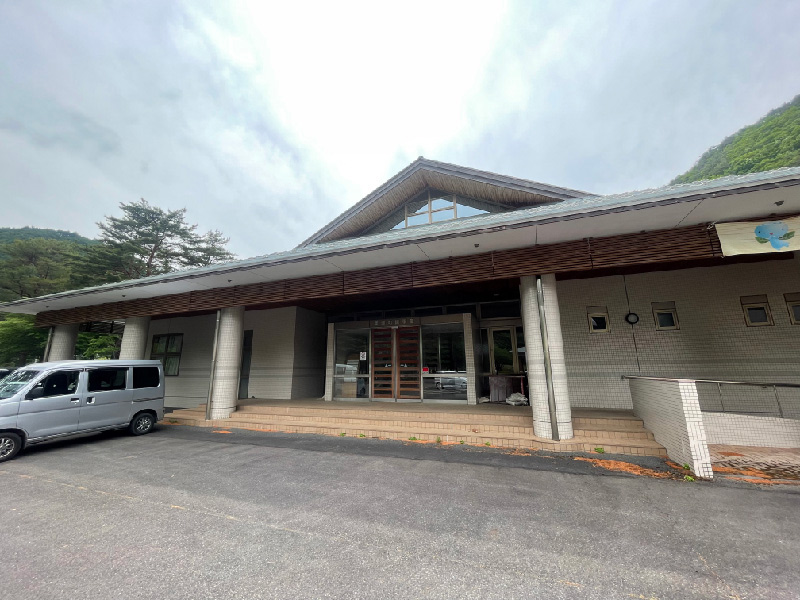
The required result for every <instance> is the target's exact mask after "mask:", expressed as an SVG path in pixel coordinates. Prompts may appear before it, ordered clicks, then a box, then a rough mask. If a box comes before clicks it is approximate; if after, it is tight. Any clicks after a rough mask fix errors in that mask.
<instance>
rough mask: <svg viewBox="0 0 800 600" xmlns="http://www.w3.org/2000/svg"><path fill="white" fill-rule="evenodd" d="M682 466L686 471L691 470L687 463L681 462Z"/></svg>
mask: <svg viewBox="0 0 800 600" xmlns="http://www.w3.org/2000/svg"><path fill="white" fill-rule="evenodd" d="M683 468H684V469H686V470H687V471H691V470H692V467H690V466H689V465H688V464H687V463H683Z"/></svg>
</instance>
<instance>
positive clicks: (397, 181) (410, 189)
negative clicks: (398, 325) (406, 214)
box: [299, 156, 591, 247]
mask: <svg viewBox="0 0 800 600" xmlns="http://www.w3.org/2000/svg"><path fill="white" fill-rule="evenodd" d="M426 189H433V190H438V191H440V192H446V193H448V194H456V195H458V196H462V197H465V198H474V199H476V200H483V201H486V202H489V203H492V204H494V205H497V206H500V207H503V208H504V209H506V210H514V209H517V208H522V207H525V206H531V205H535V204H543V203H550V202H558V201H561V200H566V199H568V198H581V197H585V196H589V195H591V194H587V193H586V192H581V191H579V190H572V189H568V188H562V187H557V186H552V185H547V184H544V183H539V182H536V181H530V180H528V179H518V178H516V177H509V176H507V175H499V174H497V173H491V172H489V171H480V170H478V169H471V168H468V167H460V166H458V165H452V164H448V163H442V162H438V161H435V160H428V159H426V158H423V157H421V156H420V157H419V158H418V159H417V160H415V161H414V162H413V163H411V164H410V165H409V166H407V167H406V168H405V169H403V170H402V171H400V172H399V173H398V174H397V175H395V176H394V177H392V178H391V179H390V180H389V181H387V182H386V183H384V184H383V185H381V186H380V187H379V188H377V189H376V190H375V191H373V192H372V193H370V194H369V195H367V196H366V197H365V198H364V199H362V200H361V201H359V202H358V203H356V204H355V205H354V206H352V207H351V208H349V209H347V210H346V211H344V212H343V213H342V214H341V215H339V216H338V217H336V218H335V219H334V220H333V221H331V222H330V223H328V224H327V225H326V226H325V227H323V228H322V229H320V230H319V231H318V232H316V233H315V234H314V235H312V236H311V237H310V238H308V239H307V240H306V241H304V242H303V243H302V244H300V246H299V247H305V246H309V245H311V244H317V243H320V242H330V241H333V240H338V239H342V238H348V237H354V236H358V235H362V234H364V233H365V232H368V231H369V230H370V229H372V228H373V227H374V226H375V225H377V224H378V223H380V222H381V221H383V220H385V219H386V218H387V217H388V216H389V215H391V214H392V213H394V212H395V211H397V210H398V209H399V208H402V206H403V205H404V204H405V203H406V202H408V201H410V200H412V199H413V198H414V197H416V196H418V195H419V194H421V193H422V192H424V191H425V190H426Z"/></svg>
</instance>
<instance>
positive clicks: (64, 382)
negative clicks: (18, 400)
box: [31, 371, 80, 398]
mask: <svg viewBox="0 0 800 600" xmlns="http://www.w3.org/2000/svg"><path fill="white" fill-rule="evenodd" d="M79 376H80V371H56V372H55V373H51V374H50V375H48V376H47V377H45V378H44V379H43V380H42V381H40V382H39V383H37V384H36V386H34V388H33V390H31V392H35V391H36V390H39V389H41V390H42V391H41V393H38V392H36V393H34V394H32V395H33V396H34V397H36V398H49V397H51V396H66V395H67V394H74V393H75V392H76V391H77V389H78V377H79Z"/></svg>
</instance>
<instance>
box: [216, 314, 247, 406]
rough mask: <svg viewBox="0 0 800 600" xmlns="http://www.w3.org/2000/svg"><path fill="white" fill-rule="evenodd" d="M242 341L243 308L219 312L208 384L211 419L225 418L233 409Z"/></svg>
mask: <svg viewBox="0 0 800 600" xmlns="http://www.w3.org/2000/svg"><path fill="white" fill-rule="evenodd" d="M243 338H244V307H243V306H235V307H232V308H223V309H221V310H220V317H219V333H218V335H217V348H216V354H215V357H214V373H213V375H212V376H213V379H212V381H211V414H210V418H211V419H227V418H228V417H230V416H231V413H232V412H233V411H235V410H236V400H237V398H238V396H239V374H240V371H241V367H242V339H243Z"/></svg>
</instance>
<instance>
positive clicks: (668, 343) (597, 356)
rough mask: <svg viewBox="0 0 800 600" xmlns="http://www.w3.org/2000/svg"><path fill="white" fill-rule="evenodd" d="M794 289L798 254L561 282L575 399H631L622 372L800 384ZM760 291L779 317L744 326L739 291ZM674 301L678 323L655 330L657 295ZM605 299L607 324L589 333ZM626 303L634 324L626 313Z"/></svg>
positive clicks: (583, 402) (601, 404)
mask: <svg viewBox="0 0 800 600" xmlns="http://www.w3.org/2000/svg"><path fill="white" fill-rule="evenodd" d="M626 288H627V294H626ZM787 292H800V268H798V264H797V261H793V260H775V261H766V262H758V263H749V264H737V265H725V266H717V267H700V268H693V269H683V270H676V271H664V272H649V273H642V274H635V275H628V276H626V277H624V278H623V277H622V276H611V277H599V278H591V279H574V280H565V281H559V282H558V295H559V308H560V311H561V328H562V335H563V338H564V347H565V351H566V363H567V376H568V385H569V394H570V400H571V404H572V406H575V407H595V408H623V409H626V408H627V409H629V408H631V406H632V404H631V398H630V392H629V390H628V387H627V385H626V384H625V383H624V382H623V381H622V380H621V379H620V376H621V375H638V374H642V375H651V376H659V377H676V378H690V379H727V380H734V381H769V382H781V383H800V368H798V359H797V357H798V356H800V326H799V325H792V324H791V323H790V321H789V314H788V311H787V309H786V304H785V302H784V299H783V294H784V293H787ZM755 294H766V295H767V296H768V299H769V302H770V306H771V309H772V316H773V319H774V321H775V325H774V326H771V327H747V326H746V324H745V321H744V316H743V313H742V307H741V303H740V297H741V296H748V295H755ZM668 301H674V302H675V305H676V308H677V312H678V319H679V323H680V329H678V330H675V331H657V330H656V328H655V323H654V320H653V313H652V306H651V303H653V302H668ZM598 305H599V306H607V307H608V312H609V319H610V324H611V331H610V332H609V333H596V334H590V333H589V328H588V325H587V319H586V307H587V306H598ZM629 311H630V312H635V313H637V314H638V315H639V318H640V321H639V323H638V324H637V325H635V326H631V325H628V324H627V323H625V321H624V317H625V315H626V314H627V313H628V312H629ZM702 393H703V394H705V393H710V392H706V390H705V388H704V389H703V391H702ZM701 400H702V398H701Z"/></svg>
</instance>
